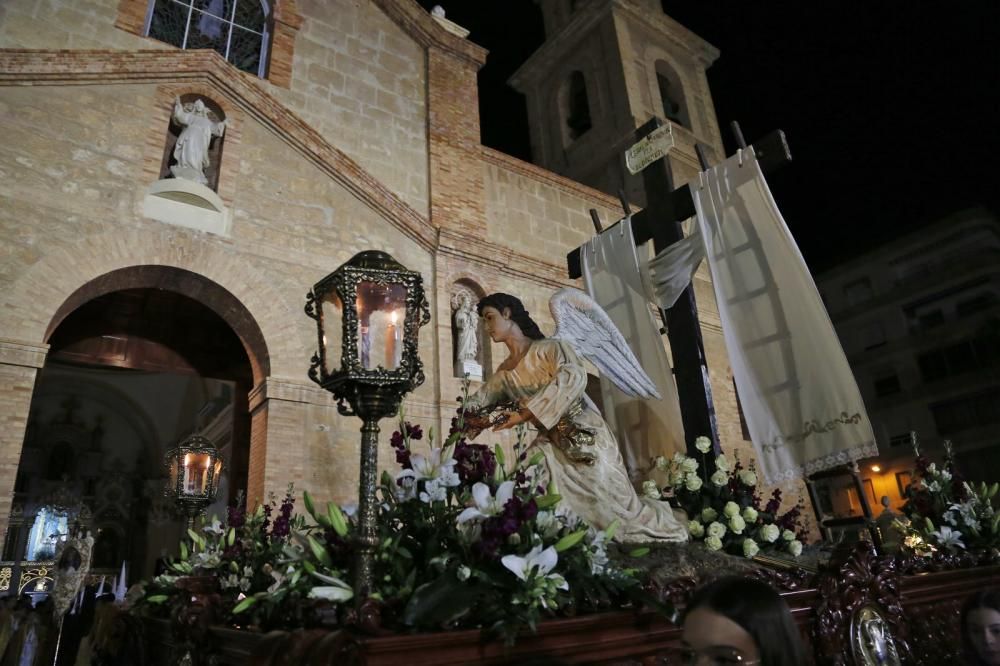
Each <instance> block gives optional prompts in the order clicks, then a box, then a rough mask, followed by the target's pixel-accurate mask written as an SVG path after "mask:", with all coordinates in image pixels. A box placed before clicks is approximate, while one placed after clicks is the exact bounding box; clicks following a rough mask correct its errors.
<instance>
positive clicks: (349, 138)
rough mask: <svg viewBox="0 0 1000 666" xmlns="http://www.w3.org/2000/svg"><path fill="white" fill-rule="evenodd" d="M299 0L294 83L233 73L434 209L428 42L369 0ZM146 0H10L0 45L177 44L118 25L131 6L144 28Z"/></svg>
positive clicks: (417, 205) (411, 200) (0, 23)
mask: <svg viewBox="0 0 1000 666" xmlns="http://www.w3.org/2000/svg"><path fill="white" fill-rule="evenodd" d="M282 4H283V5H286V4H289V3H288V2H287V1H286V2H282ZM291 4H292V5H293V6H295V7H297V9H298V13H299V15H300V16H301V27H300V28H299V30H298V33H297V34H296V35H295V36H294V50H293V52H292V54H291V56H290V57H291V60H292V62H291V76H290V80H289V81H288V85H274V84H273V83H271V82H270V81H269V80H268V79H258V78H257V77H256V76H253V75H251V74H246V73H242V72H240V73H237V72H235V71H234V72H233V74H235V75H237V76H241V77H246V78H248V79H252V80H253V81H255V82H257V83H259V84H260V85H261V86H263V87H264V88H265V89H266V90H267V91H268V92H269V93H271V94H273V95H275V96H276V97H277V98H278V99H280V100H281V101H282V102H283V103H285V104H287V105H288V107H289V108H290V109H291V110H292V111H294V112H295V113H296V114H297V115H299V116H301V117H302V118H303V119H304V120H305V121H306V122H308V123H309V124H310V125H311V126H312V127H313V129H315V130H316V131H317V132H319V133H320V134H321V135H322V136H323V137H324V138H325V139H326V140H327V141H329V142H331V143H333V144H335V145H336V146H337V147H338V148H339V149H340V150H342V151H344V152H345V153H346V154H348V155H349V156H351V157H352V158H353V159H354V160H356V161H357V162H358V163H359V164H361V165H362V166H363V167H364V168H365V169H366V170H368V171H369V172H370V173H372V175H374V176H375V177H376V178H378V179H379V180H380V181H382V182H383V183H384V184H385V185H386V186H387V187H389V188H390V189H391V190H392V191H393V192H394V193H395V194H397V195H398V196H399V197H400V198H402V199H403V200H404V201H406V203H408V204H409V205H410V206H412V207H413V208H414V209H416V210H418V211H421V212H426V210H427V206H428V181H427V129H426V115H427V105H426V66H425V55H424V49H423V47H422V46H420V45H419V44H417V43H416V42H415V41H414V40H413V39H412V38H411V37H409V36H408V35H407V34H406V33H405V32H404V31H403V30H402V28H400V27H399V26H398V25H397V24H396V23H394V22H393V21H392V20H390V18H389V17H387V16H386V14H385V13H384V12H383V11H382V10H381V9H380V8H379V7H377V6H376V5H374V4H372V3H369V2H360V3H359V2H353V1H350V0H305V1H301V0H300V1H299V2H297V3H291ZM147 5H148V3H147V2H146V1H145V0H88V1H87V2H78V1H77V0H53V1H51V2H46V3H39V2H36V1H35V0H4V2H3V3H0V48H31V49H122V50H129V51H134V50H136V49H166V50H173V47H172V46H169V45H167V44H165V43H163V42H160V41H158V40H155V39H152V38H148V37H141V36H139V34H133V33H132V32H129V31H127V30H124V29H122V28H121V27H120V26H117V25H116V21H118V20H119V19H120V18H121V17H122V16H123V15H125V14H126V13H127V12H131V13H132V14H136V15H137V16H136V21H135V23H137V25H136V26H135V28H136V33H141V32H142V30H144V29H145V11H146V9H145V8H146V6H147ZM275 48H277V47H275ZM280 55H282V56H284V55H285V54H284V53H282V54H280ZM278 56H279V54H278V53H275V54H274V57H278ZM67 57H72V56H70V55H68V54H67Z"/></svg>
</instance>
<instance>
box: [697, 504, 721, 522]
mask: <svg viewBox="0 0 1000 666" xmlns="http://www.w3.org/2000/svg"><path fill="white" fill-rule="evenodd" d="M718 517H719V512H718V511H716V510H715V509H713V508H712V507H710V506H706V507H705V508H704V509H702V510H701V522H703V523H710V522H712V521H713V520H715V519H716V518H718Z"/></svg>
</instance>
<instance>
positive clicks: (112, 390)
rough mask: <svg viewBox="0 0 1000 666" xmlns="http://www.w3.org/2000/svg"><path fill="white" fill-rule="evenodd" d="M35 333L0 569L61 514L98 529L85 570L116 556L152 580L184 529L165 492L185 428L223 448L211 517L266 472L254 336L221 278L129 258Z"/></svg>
mask: <svg viewBox="0 0 1000 666" xmlns="http://www.w3.org/2000/svg"><path fill="white" fill-rule="evenodd" d="M45 341H46V342H47V343H48V344H49V347H50V348H49V353H48V356H47V358H46V361H45V365H44V367H43V368H42V369H41V371H40V373H39V375H38V379H37V381H36V382H35V387H34V391H33V394H32V402H31V409H30V413H29V423H28V427H27V430H26V434H25V438H24V443H23V446H22V450H21V457H20V462H19V465H18V473H17V481H16V483H15V492H14V502H13V508H12V511H11V513H10V516H9V529H8V531H7V538H6V541H5V544H4V551H3V560H4V562H3V563H2V564H0V567H3V566H13V568H15V569H24V568H27V566H30V565H27V566H26V565H24V564H23V563H24V562H27V561H29V560H38V559H39V557H40V556H41V555H45V554H46V553H48V550H47V547H48V545H51V544H48V543H47V542H46V539H48V538H49V537H50V534H51V533H58V532H59V531H60V530H59V529H54V528H57V527H58V526H59V525H61V524H62V522H66V521H67V519H68V521H69V522H70V523H71V522H72V521H73V520H79V521H80V522H81V523H83V524H87V525H89V526H90V527H91V528H92V530H93V531H94V534H95V539H96V543H95V549H94V557H95V559H94V566H95V567H98V568H101V567H103V568H104V569H108V570H109V571H108V573H111V572H112V570H113V573H115V574H116V573H117V571H118V568H120V566H121V563H122V562H123V561H124V562H126V563H128V566H129V569H130V575H129V579H130V580H136V579H138V578H139V577H141V576H149V575H151V574H153V573H154V571H155V569H156V567H157V564H158V563H159V561H160V558H161V557H162V556H163V555H164V554H165V553H170V554H174V553H173V552H172V551H173V548H174V547H175V546H176V543H177V541H178V539H179V537H180V536H181V534H182V532H183V528H184V525H183V520H182V519H181V517H180V516H179V515H178V514H176V513H175V512H174V511H173V507H172V506H171V504H170V502H169V501H168V500H166V498H164V497H163V486H164V469H163V465H162V457H163V453H164V451H165V450H166V449H167V448H170V447H171V446H173V445H174V444H176V443H177V442H178V441H179V440H181V439H183V438H184V437H186V436H188V435H190V434H195V433H197V434H202V435H205V436H207V437H209V438H210V439H211V440H212V441H213V442H215V443H216V445H217V446H218V447H219V449H220V451H221V452H222V455H223V458H224V460H225V462H226V468H227V471H226V473H224V474H223V480H222V483H221V484H220V492H219V499H218V500H217V502H216V504H215V505H214V506H213V507H210V509H209V512H210V513H216V514H221V513H222V512H224V511H225V507H226V505H227V504H228V503H229V502H231V501H233V500H234V499H235V497H236V495H237V493H238V492H239V491H243V492H246V490H247V488H248V485H249V484H248V480H249V478H251V477H252V476H254V475H255V474H256V475H257V476H261V477H262V475H263V471H262V470H251V469H250V467H251V463H250V459H251V456H250V442H251V441H252V440H253V441H255V442H257V443H262V442H263V441H264V439H265V438H266V415H264V414H262V415H261V418H259V419H258V418H256V415H254V416H252V415H251V414H250V409H249V405H248V395H249V394H250V392H251V391H252V389H253V388H254V387H255V386H258V385H259V384H261V383H262V382H263V381H264V379H265V378H266V377H267V376H268V375H269V373H270V361H269V356H268V351H267V347H266V345H265V343H264V337H263V334H262V333H261V330H260V328H259V326H258V325H257V323H256V321H255V320H254V318H253V317H252V316H251V314H250V312H249V311H248V310H247V308H246V307H245V306H244V305H243V304H242V303H241V302H240V301H239V299H237V298H236V297H235V296H234V295H233V294H231V293H230V292H229V291H227V290H226V289H224V288H223V287H221V286H220V285H218V284H217V283H215V282H213V281H211V280H209V279H207V278H205V277H203V276H201V275H198V274H196V273H193V272H191V271H187V270H183V269H179V268H173V267H167V266H134V267H128V268H123V269H119V270H115V271H112V272H110V273H107V274H105V275H102V276H99V277H97V278H95V279H93V280H90V281H89V282H87V283H86V284H84V285H83V286H82V287H80V288H79V289H77V290H76V291H75V292H74V293H73V294H72V295H71V296H70V297H69V298H68V299H67V300H66V301H65V302H64V303H63V304H62V305H61V306H60V307H59V308H58V310H57V311H56V313H55V314H54V316H53V317H52V320H51V322H50V324H49V326H48V328H47V330H46V334H45ZM255 421H259V423H255ZM258 431H259V432H258ZM39 519H41V520H42V521H44V522H45V524H44V525H41V526H39V525H36V523H38V521H39ZM60 521H62V522H60ZM36 542H37V543H36ZM29 550H30V551H31V553H30V556H31V557H30V558H29V557H28V556H29V552H28V551H29ZM26 558H27V559H26Z"/></svg>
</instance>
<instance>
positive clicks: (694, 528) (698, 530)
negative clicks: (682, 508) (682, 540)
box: [688, 520, 705, 539]
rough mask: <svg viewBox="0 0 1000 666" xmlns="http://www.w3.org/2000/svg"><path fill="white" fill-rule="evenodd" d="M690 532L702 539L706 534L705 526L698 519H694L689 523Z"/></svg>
mask: <svg viewBox="0 0 1000 666" xmlns="http://www.w3.org/2000/svg"><path fill="white" fill-rule="evenodd" d="M688 532H689V533H690V534H691V536H693V537H694V538H695V539H700V538H701V537H703V536H705V526H704V525H702V524H701V523H700V522H699V521H697V520H692V521H691V522H689V523H688Z"/></svg>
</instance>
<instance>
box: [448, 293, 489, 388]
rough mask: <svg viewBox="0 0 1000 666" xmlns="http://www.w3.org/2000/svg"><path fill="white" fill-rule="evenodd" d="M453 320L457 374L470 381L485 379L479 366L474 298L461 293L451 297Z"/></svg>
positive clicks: (477, 327) (477, 323)
mask: <svg viewBox="0 0 1000 666" xmlns="http://www.w3.org/2000/svg"><path fill="white" fill-rule="evenodd" d="M451 309H452V320H453V321H454V322H455V374H456V375H457V376H459V377H462V376H464V375H466V374H468V375H469V378H470V379H482V378H483V366H482V365H480V364H479V361H478V358H477V357H478V354H479V340H478V336H479V315H478V314H477V313H476V308H475V305H473V303H472V297H471V296H470V295H469V293H468V292H465V291H460V292H458V293H457V294H454V295H453V296H452V297H451Z"/></svg>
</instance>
